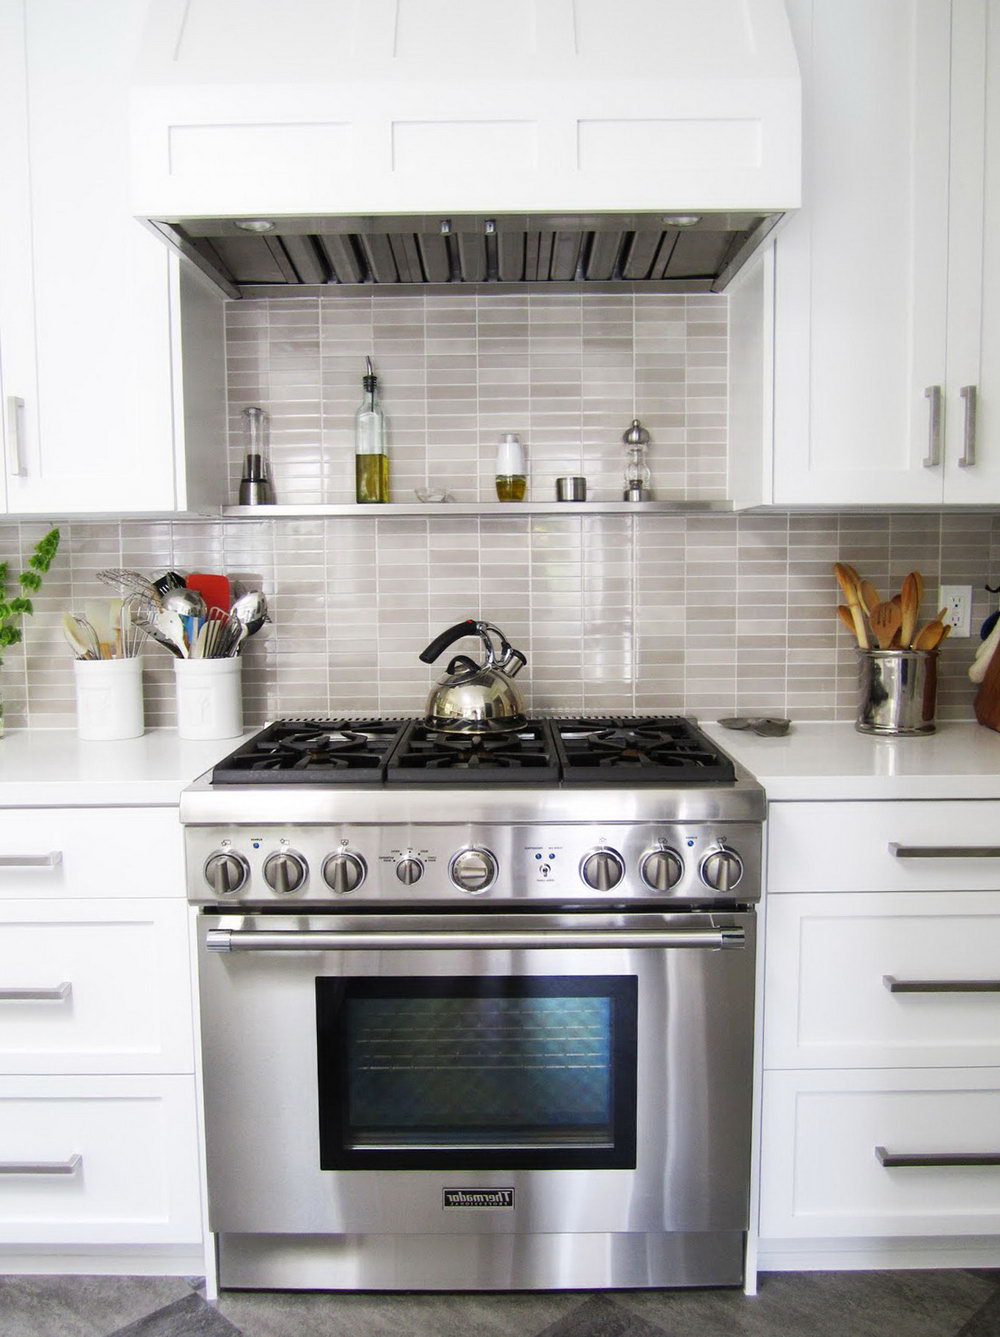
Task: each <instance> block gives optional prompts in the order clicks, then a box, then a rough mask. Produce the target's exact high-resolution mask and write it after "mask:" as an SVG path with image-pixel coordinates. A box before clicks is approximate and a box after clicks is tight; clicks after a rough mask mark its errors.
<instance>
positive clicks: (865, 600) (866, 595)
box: [858, 580, 882, 617]
mask: <svg viewBox="0 0 1000 1337" xmlns="http://www.w3.org/2000/svg"><path fill="white" fill-rule="evenodd" d="M858 594H859V595H860V596H861V607H862V608H863V609H864V610H865V612H866V613H867V614H868V616H869V617H871V615H872V612H873V611H874V610H875V609H876V608H877V607H878V606H879V604H880V603H881V602H882V600H881V599H880V598H879V597H878V590H877V589H876V588H875V586H874V585H873V584H872V583H871V581H870V580H862V581H861V582H860V583H859V584H858Z"/></svg>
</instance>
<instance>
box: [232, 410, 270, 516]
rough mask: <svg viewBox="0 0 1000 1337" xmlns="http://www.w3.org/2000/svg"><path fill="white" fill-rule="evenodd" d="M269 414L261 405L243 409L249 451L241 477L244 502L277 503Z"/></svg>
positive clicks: (244, 503)
mask: <svg viewBox="0 0 1000 1337" xmlns="http://www.w3.org/2000/svg"><path fill="white" fill-rule="evenodd" d="M267 429H268V417H267V414H266V413H265V412H264V410H263V409H261V408H249V409H244V410H243V438H244V441H245V442H246V455H245V457H244V460H243V477H242V478H241V479H240V505H241V506H273V505H274V488H273V487H272V486H271V461H270V459H269V458H268V456H269V443H268V430H267Z"/></svg>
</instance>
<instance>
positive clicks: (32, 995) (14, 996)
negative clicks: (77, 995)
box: [0, 980, 73, 1003]
mask: <svg viewBox="0 0 1000 1337" xmlns="http://www.w3.org/2000/svg"><path fill="white" fill-rule="evenodd" d="M72 989H73V986H72V984H71V983H70V982H69V980H67V981H66V982H65V983H64V984H56V985H55V986H54V987H52V988H50V989H46V988H41V989H30V988H25V989H19V988H17V987H12V988H0V1003H65V1001H66V999H67V998H68V997H69V996H70V993H71V991H72Z"/></svg>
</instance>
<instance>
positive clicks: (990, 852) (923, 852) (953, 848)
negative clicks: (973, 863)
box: [889, 841, 1000, 859]
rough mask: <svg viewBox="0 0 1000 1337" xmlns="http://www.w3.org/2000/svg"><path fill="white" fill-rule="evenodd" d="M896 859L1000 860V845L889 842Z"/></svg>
mask: <svg viewBox="0 0 1000 1337" xmlns="http://www.w3.org/2000/svg"><path fill="white" fill-rule="evenodd" d="M889 853H890V854H891V855H893V857H894V858H896V859H1000V845H898V844H897V843H896V842H895V841H890V842H889Z"/></svg>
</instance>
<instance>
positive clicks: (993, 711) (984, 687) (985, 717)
mask: <svg viewBox="0 0 1000 1337" xmlns="http://www.w3.org/2000/svg"><path fill="white" fill-rule="evenodd" d="M975 711H976V719H977V720H978V721H979V723H980V724H985V725H986V727H987V729H996V730H997V732H1000V650H998V651H997V652H996V653H995V654H994V656H993V658H992V659H991V660H990V663H989V667H988V668H987V670H986V676H985V678H983V680H982V682H981V683H980V684H979V691H978V692H977V693H976V702H975Z"/></svg>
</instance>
